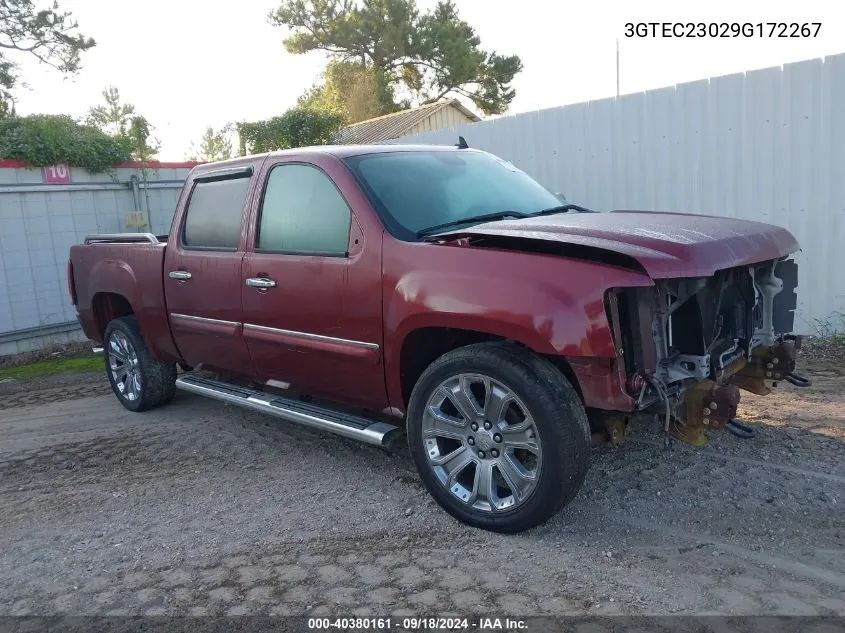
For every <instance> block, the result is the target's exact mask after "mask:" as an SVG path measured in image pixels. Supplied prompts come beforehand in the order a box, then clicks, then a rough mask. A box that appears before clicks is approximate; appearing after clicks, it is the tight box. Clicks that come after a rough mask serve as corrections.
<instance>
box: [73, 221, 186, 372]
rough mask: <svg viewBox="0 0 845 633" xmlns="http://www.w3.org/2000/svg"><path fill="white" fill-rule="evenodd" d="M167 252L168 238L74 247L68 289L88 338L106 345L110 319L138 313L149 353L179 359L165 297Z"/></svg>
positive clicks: (122, 236)
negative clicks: (104, 336)
mask: <svg viewBox="0 0 845 633" xmlns="http://www.w3.org/2000/svg"><path fill="white" fill-rule="evenodd" d="M166 248H167V242H166V236H162V238H159V237H156V236H154V235H152V234H148V233H115V234H99V235H90V236H88V237H87V238H86V239H85V243H84V244H80V245H76V246H73V247H71V249H70V261H69V263H68V284H69V285H70V286H71V288H70V290H71V297H72V298H73V301H74V304H75V305H76V308H77V311H78V313H79V322H80V324H81V325H82V329H83V330H84V332H85V334H86V336H88V338H90V339H92V340H94V341H96V342H102V340H103V332H104V330H105V327H106V325H107V324H108V322H109V321H110V320H111V319H113V318H115V317H116V316H123V313H124V312H125V313H126V314H129V313H130V312H132V311H134V313H135V316H136V317H137V318H138V321H139V323H140V325H141V327H142V329H143V331H144V332H145V333H149V335H150V337H151V340H150V343H151V345H150V348H151V349H152V350H163V353H164V354H165V355H168V354H173V355H174V356H175V354H176V348H175V345H174V343H173V339H172V337H171V334H170V326H169V323H168V320H167V309H166V305H165V296H164V279H163V274H164V256H165V250H166ZM130 305H131V306H132V309H131V310H130V309H129V306H130Z"/></svg>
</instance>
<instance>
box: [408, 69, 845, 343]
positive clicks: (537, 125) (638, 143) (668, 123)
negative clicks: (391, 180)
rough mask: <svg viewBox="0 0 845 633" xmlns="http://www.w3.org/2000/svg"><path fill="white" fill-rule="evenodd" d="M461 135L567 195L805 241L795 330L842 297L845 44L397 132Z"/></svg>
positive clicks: (443, 139)
mask: <svg viewBox="0 0 845 633" xmlns="http://www.w3.org/2000/svg"><path fill="white" fill-rule="evenodd" d="M458 134H461V135H463V136H464V137H465V138H466V140H467V143H468V144H469V145H470V146H471V147H477V148H480V149H484V150H487V151H490V152H493V153H495V154H498V155H499V156H502V157H503V158H506V159H507V160H509V161H511V162H513V163H514V164H515V165H517V166H518V167H520V168H521V169H523V170H524V171H526V172H528V173H529V174H531V175H532V176H533V177H534V178H536V179H538V180H539V181H540V182H542V183H543V184H544V185H546V186H547V187H548V188H549V189H552V190H553V191H560V192H563V193H564V194H565V195H566V197H567V199H568V200H569V201H570V202H576V203H579V204H583V205H585V206H589V207H592V208H595V209H600V210H608V209H613V208H615V209H626V208H627V209H655V210H661V211H671V210H674V211H684V212H691V213H703V214H711V215H722V216H727V217H735V218H745V219H750V220H759V221H763V222H771V223H773V224H778V225H781V226H784V227H786V228H788V229H789V230H790V231H792V232H793V234H794V235H795V236H796V238H797V239H798V241H799V242H800V244H801V246H802V248H803V250H802V252H801V253H800V254H799V256H798V262H799V275H800V288H799V304H798V311H797V314H796V317H797V318H796V328H797V329H798V330H799V331H800V332H801V333H812V331H813V330H814V325H815V322H816V319H827V318H829V317H830V316H831V315H832V314H834V313H835V312H836V311H841V310H843V309H845V264H843V252H845V218H843V214H845V54H842V55H836V56H832V57H827V58H825V59H823V60H822V59H815V60H810V61H805V62H799V63H795V64H788V65H786V66H784V67H783V68H780V67H777V68H767V69H763V70H756V71H751V72H748V73H744V74H736V75H727V76H724V77H716V78H712V79H709V80H706V79H705V80H702V81H696V82H691V83H685V84H679V85H677V86H674V87H669V88H663V89H660V90H651V91H648V92H645V93H638V94H631V95H624V96H621V97H618V98H610V99H603V100H601V101H591V102H587V103H579V104H575V105H568V106H563V107H559V108H552V109H549V110H541V111H538V112H529V113H526V114H518V115H514V116H508V117H502V118H498V119H495V120H491V121H484V122H481V123H474V124H469V125H462V126H459V127H457V128H455V129H453V130H448V131H437V132H427V133H425V134H420V135H416V136H410V137H404V138H402V139H400V141H399V142H402V143H407V142H420V143H437V144H444V143H445V144H454V143H455V142H457V138H458Z"/></svg>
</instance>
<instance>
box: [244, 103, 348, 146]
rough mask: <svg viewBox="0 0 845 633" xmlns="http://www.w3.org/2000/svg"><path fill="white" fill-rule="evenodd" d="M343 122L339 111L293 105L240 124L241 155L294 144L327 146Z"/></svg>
mask: <svg viewBox="0 0 845 633" xmlns="http://www.w3.org/2000/svg"><path fill="white" fill-rule="evenodd" d="M342 125H343V117H341V115H339V114H337V113H336V112H327V111H322V110H310V109H308V108H291V109H290V110H288V111H287V112H285V113H284V114H283V115H281V116H277V117H273V118H272V119H268V120H266V121H255V122H251V123H250V122H242V123H237V124H236V125H235V128H236V129H237V132H238V137H239V139H240V147H239V154H240V155H241V156H245V155H247V154H260V153H262V152H270V151H274V150H279V149H288V148H291V147H306V146H308V145H325V144H327V143H330V142H331V141H332V138H333V137H334V135H335V134H337V132H338V130H340V128H341V126H342Z"/></svg>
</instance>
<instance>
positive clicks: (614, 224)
mask: <svg viewBox="0 0 845 633" xmlns="http://www.w3.org/2000/svg"><path fill="white" fill-rule="evenodd" d="M473 236H476V237H481V236H487V237H493V238H505V240H504V241H505V242H507V243H508V244H509V245H510V247H513V248H516V249H519V248H520V245H524V247H525V249H526V250H530V245H531V244H532V243H535V244H536V243H537V242H541V243H557V244H560V245H561V247H562V248H561V249H560V253H561V254H564V255H565V254H566V248H565V247H566V246H567V245H569V246H573V247H576V248H575V252H574V253H573V254H574V255H575V256H577V252H578V251H580V252H584V250H585V249H587V250H589V251H593V252H594V253H595V252H602V251H604V252H609V253H615V254H617V255H622V256H624V257H628V258H632V259H634V260H636V262H638V263H639V264H640V265H641V266H642V267H643V269H644V270H645V271H646V272H647V273H648V275H649V276H650V277H651V278H652V279H669V278H674V277H709V276H711V275H713V274H714V273H715V272H716V271H717V270H721V269H724V268H733V267H735V266H744V265H748V264H754V263H757V262H763V261H767V260H772V259H776V258H779V257H783V256H785V255H788V254H789V253H792V252H794V251H796V250H798V248H799V246H798V242H797V241H796V240H795V238H794V237H793V236H792V234H791V233H790V232H789V231H787V230H786V229H783V228H781V227H778V226H774V225H771V224H765V223H763V222H752V221H749V220H737V219H734V218H724V217H716V216H706V215H696V214H686V213H664V212H657V211H610V212H607V213H561V214H558V215H549V216H541V217H537V218H524V219H516V220H501V221H496V222H487V223H484V224H479V225H476V226H472V227H470V228H467V229H460V230H456V231H449V232H444V233H440V234H438V235H437V237H438V238H450V237H473ZM498 241H501V240H498Z"/></svg>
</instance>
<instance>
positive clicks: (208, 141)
mask: <svg viewBox="0 0 845 633" xmlns="http://www.w3.org/2000/svg"><path fill="white" fill-rule="evenodd" d="M191 145H192V147H191V153H190V154H189V156H188V160H194V161H201V162H205V163H213V162H215V161H218V160H226V159H227V158H232V141H230V140H229V138H228V137H227V136H226V130H225V129H224V130H221V131H219V132H215V131H214V128H213V127H211V126H209V127H207V128H205V133H203V135H202V140H201V141H200V144H199V148H197V147H196V146H194V145H193V143H192V144H191Z"/></svg>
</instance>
